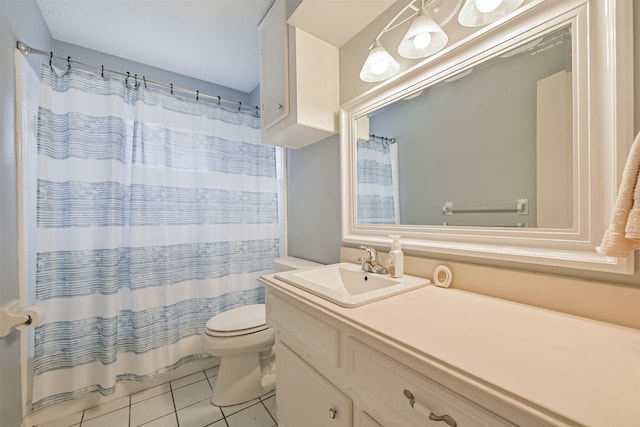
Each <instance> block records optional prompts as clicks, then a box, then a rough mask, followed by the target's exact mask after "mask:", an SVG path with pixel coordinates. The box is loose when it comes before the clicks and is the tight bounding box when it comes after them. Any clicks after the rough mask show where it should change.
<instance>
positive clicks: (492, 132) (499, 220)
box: [341, 0, 633, 273]
mask: <svg viewBox="0 0 640 427" xmlns="http://www.w3.org/2000/svg"><path fill="white" fill-rule="evenodd" d="M622 3H625V2H622ZM624 6H625V5H624V4H621V3H620V2H616V1H615V0H591V1H584V0H583V1H572V0H567V1H564V0H553V1H550V0H547V1H538V2H533V4H531V5H530V7H529V8H528V9H527V10H526V11H523V12H522V13H520V14H518V13H516V14H515V15H514V16H513V17H512V18H511V19H509V20H507V21H506V22H503V23H499V24H498V25H495V26H493V27H491V28H488V29H485V30H484V31H481V32H479V33H478V34H473V35H471V36H469V37H467V38H466V39H463V40H462V41H460V42H458V43H456V44H455V45H454V46H451V47H449V49H447V50H445V51H444V52H443V53H442V54H440V55H439V56H438V57H437V58H432V59H427V60H425V61H423V63H421V64H418V66H416V67H414V68H412V69H410V70H407V71H406V72H405V73H404V74H401V75H400V76H398V77H397V78H396V79H395V80H394V81H393V82H391V83H386V84H383V85H380V86H379V87H378V88H376V89H374V90H372V91H370V92H369V93H366V94H365V95H363V96H361V97H359V98H357V99H355V100H353V101H351V102H349V103H347V104H345V105H344V106H343V110H342V117H341V119H342V134H341V144H342V172H343V175H342V178H343V179H342V184H343V188H342V190H343V240H344V241H345V242H347V243H355V244H372V245H380V246H383V247H384V246H387V245H388V240H389V239H388V237H387V235H388V234H401V235H402V237H403V239H402V240H403V245H404V246H405V247H408V248H410V249H414V250H419V251H425V252H440V253H448V254H458V255H467V256H476V257H492V258H495V259H501V260H512V261H520V262H532V263H538V264H547V265H556V266H564V267H572V268H581V269H592V270H600V271H611V272H617V273H631V272H633V261H632V259H631V258H625V259H621V258H611V257H605V256H602V255H599V254H598V253H597V252H596V251H595V247H596V246H597V245H598V244H599V240H600V238H601V237H602V235H603V233H604V230H605V229H606V227H607V226H608V220H609V216H610V212H611V208H612V206H613V201H614V198H615V189H616V185H617V177H618V176H619V175H620V167H621V164H622V163H623V161H624V156H625V154H626V153H627V151H628V148H629V146H630V143H631V139H632V119H631V117H630V116H629V115H628V113H627V112H626V111H632V108H633V101H632V98H631V92H632V91H631V87H632V86H631V84H632V83H631V81H632V80H631V78H632V76H631V74H632V66H631V64H630V62H629V61H630V58H631V53H630V46H631V41H630V38H631V33H632V31H631V22H630V19H629V16H626V15H631V13H630V10H624V9H625V7H624ZM627 6H629V5H627ZM607 11H609V13H606V12H607ZM611 11H614V13H610V12H611ZM612 35H615V37H613V36H612Z"/></svg>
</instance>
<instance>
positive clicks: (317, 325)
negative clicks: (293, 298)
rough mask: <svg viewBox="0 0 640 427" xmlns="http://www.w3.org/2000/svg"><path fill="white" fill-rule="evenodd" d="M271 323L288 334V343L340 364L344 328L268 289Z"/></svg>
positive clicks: (311, 356)
mask: <svg viewBox="0 0 640 427" xmlns="http://www.w3.org/2000/svg"><path fill="white" fill-rule="evenodd" d="M267 323H268V324H269V325H270V326H272V327H274V328H275V330H276V334H279V333H284V334H286V336H285V340H286V342H287V344H288V345H290V346H291V347H294V348H295V350H296V352H298V353H299V354H301V355H303V356H305V357H306V358H309V359H311V360H316V361H325V362H329V363H330V364H331V365H332V366H335V367H340V330H339V329H338V328H336V327H334V326H332V325H330V324H329V323H327V322H325V321H323V320H322V319H320V318H318V317H316V316H313V315H311V314H308V313H306V312H304V311H302V310H300V309H299V308H296V307H295V306H293V305H292V304H290V303H288V302H286V301H285V300H283V299H282V298H279V297H277V296H275V295H273V294H272V293H267Z"/></svg>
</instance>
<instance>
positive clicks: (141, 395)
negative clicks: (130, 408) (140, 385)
mask: <svg viewBox="0 0 640 427" xmlns="http://www.w3.org/2000/svg"><path fill="white" fill-rule="evenodd" d="M170 391H171V387H169V383H164V384H160V385H158V386H155V387H151V388H148V389H146V390H143V391H141V392H138V393H136V394H132V395H131V404H132V405H133V404H134V403H138V402H142V401H143V400H147V399H150V398H152V397H155V396H159V395H161V394H163V393H167V392H170Z"/></svg>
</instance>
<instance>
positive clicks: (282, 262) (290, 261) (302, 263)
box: [273, 256, 323, 273]
mask: <svg viewBox="0 0 640 427" xmlns="http://www.w3.org/2000/svg"><path fill="white" fill-rule="evenodd" d="M321 265H323V264H319V263H317V262H313V261H308V260H306V259H302V258H296V257H293V256H287V257H284V258H276V259H274V260H273V272H274V273H278V272H281V271H288V270H298V269H301V268H309V267H319V266H321Z"/></svg>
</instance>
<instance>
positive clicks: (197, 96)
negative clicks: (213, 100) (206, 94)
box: [196, 90, 200, 101]
mask: <svg viewBox="0 0 640 427" xmlns="http://www.w3.org/2000/svg"><path fill="white" fill-rule="evenodd" d="M199 100H200V91H199V90H196V101H199Z"/></svg>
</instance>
